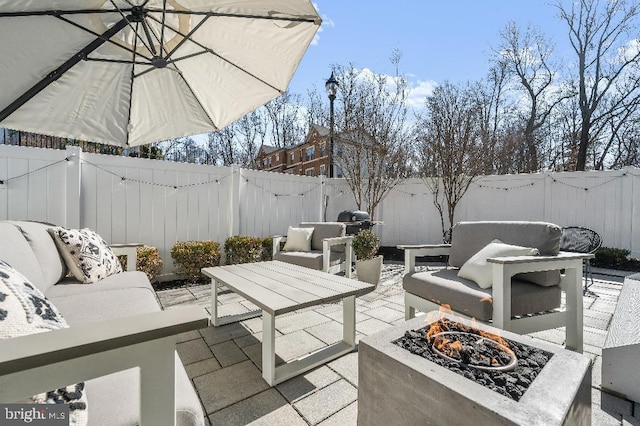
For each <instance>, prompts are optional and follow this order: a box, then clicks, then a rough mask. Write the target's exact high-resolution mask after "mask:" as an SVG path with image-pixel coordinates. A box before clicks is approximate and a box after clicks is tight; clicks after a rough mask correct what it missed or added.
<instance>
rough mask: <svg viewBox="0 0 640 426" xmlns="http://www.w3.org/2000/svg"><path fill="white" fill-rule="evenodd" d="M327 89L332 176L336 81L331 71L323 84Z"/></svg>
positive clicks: (330, 173)
mask: <svg viewBox="0 0 640 426" xmlns="http://www.w3.org/2000/svg"><path fill="white" fill-rule="evenodd" d="M324 87H325V88H326V89H327V95H328V96H329V177H330V178H332V177H333V101H335V100H336V93H338V81H337V80H336V79H335V77H334V76H333V71H331V77H329V80H327V82H326V83H325V84H324Z"/></svg>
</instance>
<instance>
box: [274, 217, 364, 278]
mask: <svg viewBox="0 0 640 426" xmlns="http://www.w3.org/2000/svg"><path fill="white" fill-rule="evenodd" d="M299 227H300V228H313V234H312V235H311V248H310V250H309V251H299V250H295V251H284V250H281V249H280V243H282V242H285V241H286V237H285V236H275V237H273V260H279V261H282V262H287V263H293V264H295V265H299V266H304V267H306V268H311V269H316V270H319V271H324V272H328V273H330V274H337V273H339V272H344V273H345V275H346V276H347V277H348V278H351V258H352V256H353V254H352V253H353V249H352V242H353V237H352V236H350V235H345V234H346V225H345V224H344V223H341V222H302V223H301V224H300V225H299Z"/></svg>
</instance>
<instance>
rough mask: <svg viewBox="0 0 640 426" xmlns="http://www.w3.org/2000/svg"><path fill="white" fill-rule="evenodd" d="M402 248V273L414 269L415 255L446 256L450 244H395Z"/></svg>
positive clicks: (413, 270)
mask: <svg viewBox="0 0 640 426" xmlns="http://www.w3.org/2000/svg"><path fill="white" fill-rule="evenodd" d="M396 247H397V248H398V249H400V250H404V273H405V274H409V273H412V272H415V271H416V257H418V256H448V255H449V252H450V251H451V244H403V245H399V246H396Z"/></svg>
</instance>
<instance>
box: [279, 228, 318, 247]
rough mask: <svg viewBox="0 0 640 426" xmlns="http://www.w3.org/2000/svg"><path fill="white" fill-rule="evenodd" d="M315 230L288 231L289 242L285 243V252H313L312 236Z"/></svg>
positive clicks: (295, 229)
mask: <svg viewBox="0 0 640 426" xmlns="http://www.w3.org/2000/svg"><path fill="white" fill-rule="evenodd" d="M312 235H313V228H293V227H291V226H290V227H289V230H288V231H287V241H286V242H285V243H284V248H283V250H284V251H311V236H312Z"/></svg>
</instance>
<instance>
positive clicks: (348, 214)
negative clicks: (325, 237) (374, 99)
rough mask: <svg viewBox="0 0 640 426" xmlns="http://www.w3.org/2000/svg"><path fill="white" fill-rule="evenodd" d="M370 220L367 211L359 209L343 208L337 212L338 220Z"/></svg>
mask: <svg viewBox="0 0 640 426" xmlns="http://www.w3.org/2000/svg"><path fill="white" fill-rule="evenodd" d="M366 220H371V218H370V217H369V213H367V212H364V211H361V210H344V211H342V212H340V213H339V214H338V222H361V221H366Z"/></svg>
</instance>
